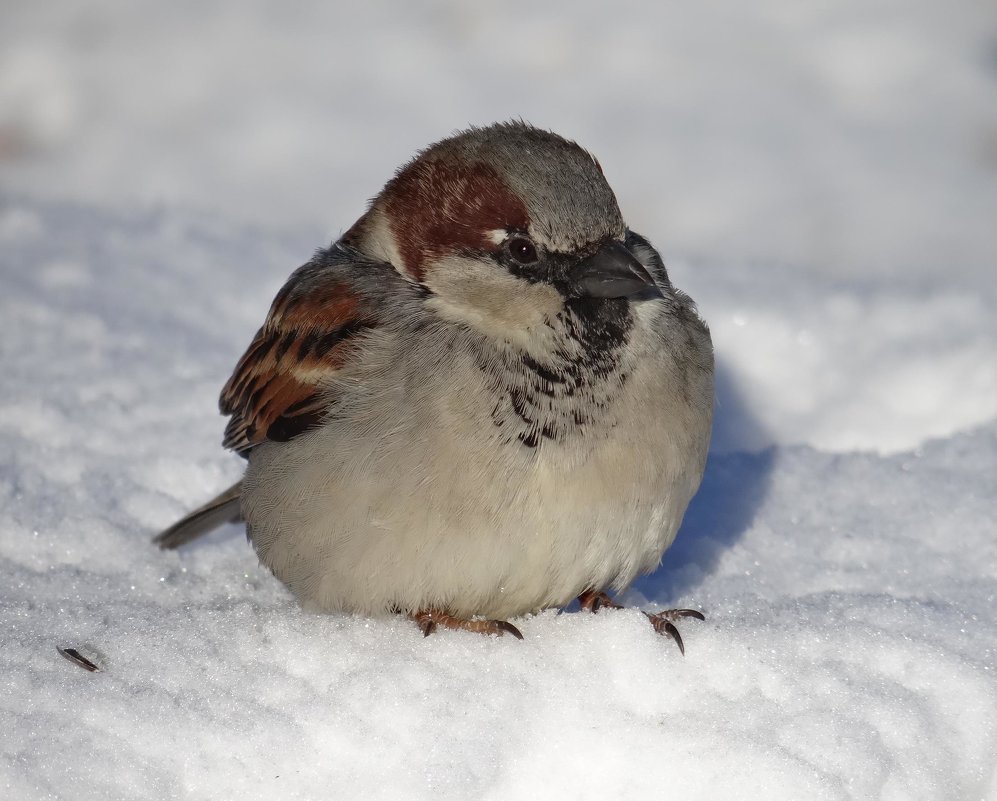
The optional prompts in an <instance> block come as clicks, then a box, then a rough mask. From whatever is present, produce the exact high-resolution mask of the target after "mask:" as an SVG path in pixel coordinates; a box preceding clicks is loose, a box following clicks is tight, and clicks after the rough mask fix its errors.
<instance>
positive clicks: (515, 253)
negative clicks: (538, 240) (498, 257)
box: [506, 236, 539, 264]
mask: <svg viewBox="0 0 997 801" xmlns="http://www.w3.org/2000/svg"><path fill="white" fill-rule="evenodd" d="M506 248H507V249H508V251H509V255H510V256H512V258H514V259H515V260H516V261H518V262H519V263H520V264H533V263H535V262H536V261H537V260H538V258H539V257H538V256H537V247H536V245H534V244H533V243H532V242H531V241H530V240H529V239H527V238H526V237H525V236H514V237H512V238H511V239H510V240H509V241H508V242H507V243H506Z"/></svg>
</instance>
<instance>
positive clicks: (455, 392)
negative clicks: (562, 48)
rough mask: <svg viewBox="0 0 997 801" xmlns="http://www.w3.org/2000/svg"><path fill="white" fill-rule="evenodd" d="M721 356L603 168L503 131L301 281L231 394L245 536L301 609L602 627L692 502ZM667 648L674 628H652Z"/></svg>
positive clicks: (447, 145) (411, 177)
mask: <svg viewBox="0 0 997 801" xmlns="http://www.w3.org/2000/svg"><path fill="white" fill-rule="evenodd" d="M712 409H713V353H712V345H711V341H710V335H709V331H708V329H707V327H706V325H705V324H704V323H703V321H702V320H701V319H700V318H699V316H698V314H697V312H696V310H695V306H694V305H693V303H692V301H691V300H690V299H689V298H688V296H686V295H684V294H683V293H682V292H680V291H678V290H677V289H675V287H673V286H672V284H671V282H670V281H669V279H668V274H667V272H666V270H665V266H664V264H663V263H662V260H661V257H660V256H659V255H658V253H657V251H655V250H654V248H653V247H651V245H650V244H649V243H648V241H647V240H646V239H644V238H643V237H642V236H640V235H638V234H636V233H634V232H633V231H631V230H629V229H628V228H627V226H626V224H625V223H624V221H623V217H622V216H621V214H620V210H619V207H618V206H617V202H616V197H615V196H614V194H613V191H612V189H610V187H609V184H608V183H607V182H606V179H605V177H604V176H603V172H602V168H601V167H600V166H599V162H598V161H596V159H595V158H594V157H592V156H591V155H590V154H588V153H587V152H586V151H585V150H583V149H582V148H581V147H579V146H578V145H577V144H575V143H574V142H570V141H568V140H565V139H562V138H561V137H560V136H557V135H555V134H552V133H548V132H546V131H542V130H539V129H537V128H534V127H531V126H529V125H526V124H523V123H519V122H512V123H503V124H497V125H492V126H490V127H487V128H472V129H470V130H468V131H464V132H461V133H458V134H457V135H455V136H453V137H451V138H449V139H445V140H443V141H441V142H438V143H437V144H434V145H432V146H431V147H429V148H428V149H426V150H424V151H423V152H421V153H420V154H419V155H418V156H417V157H416V158H415V159H414V160H413V161H412V162H410V163H409V164H408V165H406V166H404V167H403V168H402V169H401V170H399V172H398V173H397V174H396V175H395V177H394V178H392V179H391V180H390V181H389V182H388V183H387V185H386V186H385V187H384V190H383V191H382V192H381V193H380V194H379V195H378V196H377V197H376V198H375V199H374V200H373V201H372V202H371V204H370V207H369V209H368V210H367V212H366V213H365V214H364V215H363V216H362V217H361V218H360V220H359V221H358V222H357V223H356V224H355V225H354V226H353V227H352V228H350V229H349V230H348V231H347V232H346V233H345V234H344V235H343V236H342V238H341V239H339V241H338V242H336V243H335V244H333V245H332V246H331V247H330V248H328V249H326V250H320V251H319V252H318V253H317V254H316V255H315V257H314V258H313V259H312V260H311V261H310V262H308V263H307V264H306V265H304V266H303V267H301V268H300V269H299V270H297V271H296V272H295V273H293V274H292V275H291V277H290V279H289V280H288V282H287V283H286V284H285V285H284V287H283V289H281V291H280V292H279V294H278V295H277V297H276V299H275V300H274V302H273V305H272V306H271V308H270V314H269V316H268V317H267V320H266V322H265V323H264V325H263V327H262V328H261V329H260V330H259V332H258V333H257V334H256V337H255V338H254V339H253V341H252V343H251V344H250V346H249V349H248V350H247V351H246V353H245V355H244V356H243V357H242V359H241V360H240V361H239V363H238V365H237V366H236V368H235V372H234V374H233V375H232V377H231V378H230V379H229V381H228V383H227V384H226V385H225V388H224V389H223V391H222V395H221V410H222V412H223V413H224V414H226V415H229V417H230V420H229V423H228V427H227V428H226V430H225V440H224V444H225V446H226V447H228V448H232V449H234V450H236V451H237V452H238V453H240V454H242V455H243V456H245V457H246V458H247V460H248V464H247V468H246V474H245V476H244V478H243V479H242V481H240V482H239V483H238V484H236V485H235V486H233V487H232V488H230V489H229V490H227V491H226V492H224V493H222V495H220V496H219V497H218V498H216V499H215V500H213V501H211V502H210V503H208V504H207V505H205V506H204V507H202V508H201V509H198V510H197V511H195V512H193V513H191V514H190V515H188V516H187V517H186V518H184V519H183V520H181V521H180V522H178V523H177V524H175V525H174V526H172V527H170V528H169V529H167V530H166V531H164V532H163V533H162V534H160V535H159V536H158V537H156V540H155V541H156V542H157V543H158V544H159V545H160V546H162V547H163V548H176V547H177V546H179V545H182V544H183V543H185V542H187V541H189V540H191V539H193V538H194V537H197V536H199V535H200V534H202V533H204V532H206V531H208V530H210V529H212V528H214V527H215V526H217V525H220V524H221V523H223V522H227V521H230V520H238V519H242V520H245V521H246V531H247V535H248V537H249V539H250V540H251V541H252V543H253V546H254V547H255V549H256V552H257V554H258V555H259V558H260V561H261V562H262V563H263V564H265V565H266V566H267V567H269V568H270V569H271V570H272V571H273V573H274V574H275V575H276V576H277V577H278V578H279V579H280V580H281V581H283V582H284V583H285V584H287V586H288V587H290V589H291V590H292V591H293V592H294V594H295V595H296V596H297V597H298V598H299V599H300V601H301V602H302V603H303V604H304V605H305V606H307V607H310V608H314V609H318V610H323V611H329V612H354V613H360V614H367V615H376V614H383V613H387V612H401V613H404V614H407V615H409V616H410V617H411V618H413V619H414V620H415V621H416V622H417V623H418V624H419V625H420V626H421V628H422V630H423V632H424V633H426V634H429V633H430V632H431V631H432V630H433V629H434V628H435V627H436V626H444V627H448V628H456V629H465V630H470V631H477V632H486V633H492V634H502V633H503V632H507V633H511V634H513V635H515V636H517V637H521V636H522V635H521V634H520V633H519V631H518V630H517V629H516V628H515V627H514V626H513V625H512V624H510V623H508V622H507V621H506V618H508V617H513V616H517V615H523V614H527V613H530V612H534V611H537V610H541V609H546V608H549V607H560V606H564V605H566V604H567V603H569V602H570V601H571V600H572V599H574V598H578V599H579V601H580V602H581V605H582V607H583V608H586V609H590V610H592V611H595V610H597V609H598V608H599V607H600V606H616V604H614V603H613V602H612V601H611V600H610V598H609V596H608V595H607V592H606V591H607V590H609V589H613V590H620V589H622V588H624V587H626V586H627V585H629V584H630V582H631V581H632V580H633V579H634V578H635V577H636V576H637V575H639V574H641V573H646V572H648V571H651V570H653V569H654V568H655V567H656V566H657V565H658V564H659V563H660V561H661V557H662V554H663V553H664V551H665V549H666V548H667V547H668V546H669V545H670V544H671V542H672V540H673V539H674V537H675V532H676V530H677V529H678V527H679V524H680V522H681V520H682V516H683V514H684V513H685V509H686V506H687V505H688V503H689V500H690V499H691V498H692V496H693V494H694V493H695V492H696V490H697V488H698V487H699V483H700V479H701V478H702V474H703V466H704V463H705V460H706V452H707V447H708V445H709V439H710V426H711V420H712ZM648 616H649V618H650V619H651V622H652V623H653V624H654V627H655V629H656V630H657V631H659V633H668V634H670V635H671V636H672V637H674V638H675V640H676V642H678V644H679V647H680V648H681V647H682V640H681V637H680V636H679V634H678V631H677V630H676V628H675V626H674V625H673V624H674V621H675V620H676V619H678V618H679V617H684V616H695V617H698V618H700V619H702V615H701V614H700V613H699V612H695V611H693V610H668V611H665V612H659V613H657V614H649V615H648Z"/></svg>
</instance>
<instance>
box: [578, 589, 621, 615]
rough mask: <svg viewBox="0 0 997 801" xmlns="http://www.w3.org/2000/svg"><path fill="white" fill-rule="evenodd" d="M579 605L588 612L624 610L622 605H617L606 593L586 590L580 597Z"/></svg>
mask: <svg viewBox="0 0 997 801" xmlns="http://www.w3.org/2000/svg"><path fill="white" fill-rule="evenodd" d="M578 603H579V604H581V607H582V609H584V610H585V611H586V612H598V611H599V610H600V609H622V608H623V606H622V604H618V603H616V601H614V600H613V599H612V598H610V597H609V595H607V594H606V593H604V592H596V591H595V590H585V592H583V593H582V594H581V595H579V596H578Z"/></svg>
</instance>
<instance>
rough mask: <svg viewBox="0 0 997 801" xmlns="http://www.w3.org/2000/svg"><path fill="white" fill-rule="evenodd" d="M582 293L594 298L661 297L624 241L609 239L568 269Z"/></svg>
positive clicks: (655, 285) (656, 287) (649, 276)
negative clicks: (624, 244)
mask: <svg viewBox="0 0 997 801" xmlns="http://www.w3.org/2000/svg"><path fill="white" fill-rule="evenodd" d="M569 278H570V279H571V281H572V283H574V285H575V286H576V287H577V288H578V291H579V292H580V293H581V294H582V295H588V296H589V297H593V298H660V297H661V290H660V289H659V288H658V285H657V284H655V283H654V279H653V278H651V274H650V273H648V271H647V270H646V269H645V268H644V265H643V264H641V263H640V262H639V261H637V259H636V258H634V255H633V254H632V253H631V252H630V251H629V250H627V249H626V248H625V247H624V246H623V243H622V242H616V241H610V242H607V243H606V244H605V245H603V246H602V247H601V248H599V249H598V250H597V251H596V252H595V253H593V254H592V255H591V256H589V257H588V258H587V259H583V260H582V261H580V262H579V263H578V264H577V265H575V267H574V268H572V270H571V272H570V273H569Z"/></svg>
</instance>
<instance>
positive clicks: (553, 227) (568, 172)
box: [342, 122, 667, 341]
mask: <svg viewBox="0 0 997 801" xmlns="http://www.w3.org/2000/svg"><path fill="white" fill-rule="evenodd" d="M638 239H639V238H638ZM342 241H343V244H344V245H346V246H348V247H351V248H354V249H356V250H357V251H359V252H361V253H362V254H364V255H365V256H367V257H368V258H371V259H374V260H376V261H381V262H388V263H390V264H391V265H392V266H393V267H394V268H395V269H396V270H397V271H398V273H399V274H400V275H401V276H403V277H404V278H406V279H407V280H409V281H412V282H414V283H417V284H419V285H421V286H422V287H423V288H425V289H426V290H428V292H429V293H430V297H429V299H428V301H427V302H428V303H430V304H432V306H433V307H434V309H435V311H436V312H437V313H438V314H439V315H440V316H442V317H444V318H446V319H450V320H452V321H455V322H460V323H464V324H467V325H470V326H472V327H473V328H475V329H477V330H479V331H481V332H482V333H485V334H486V335H489V336H492V337H495V338H499V339H503V340H506V341H516V340H519V339H522V338H528V337H529V336H530V333H529V332H530V331H531V330H532V329H534V328H535V327H536V326H538V325H539V324H541V323H544V322H545V321H549V320H551V319H553V318H555V317H556V316H558V315H559V314H560V313H561V312H562V311H563V310H564V308H565V305H566V304H572V303H587V304H596V305H600V304H608V305H611V306H614V307H618V308H620V309H621V310H622V309H623V308H625V307H627V306H628V304H630V303H632V302H635V301H639V300H647V299H652V298H656V297H660V296H661V289H662V287H661V285H660V284H661V282H662V280H663V281H664V282H665V283H667V278H666V277H664V271H663V269H661V268H660V260H657V256H656V254H654V252H653V250H651V249H650V247H649V246H647V245H646V243H645V242H643V240H640V242H641V243H642V246H644V247H640V246H638V247H635V246H634V243H633V235H631V234H629V232H628V230H627V227H626V225H625V224H624V221H623V217H622V215H621V214H620V209H619V206H618V205H617V202H616V197H615V195H614V194H613V190H612V189H611V188H610V187H609V184H608V183H607V182H606V178H605V176H604V175H603V172H602V168H601V167H600V166H599V163H598V162H597V161H596V160H595V158H594V157H593V156H591V155H590V154H589V153H588V152H586V151H585V150H583V149H582V148H581V147H579V146H578V145H577V144H575V143H574V142H570V141H568V140H566V139H563V138H561V137H560V136H557V135H555V134H552V133H549V132H547V131H542V130H539V129H537V128H533V127H531V126H529V125H526V124H523V123H518V122H513V123H502V124H497V125H492V126H490V127H487V128H472V129H470V130H468V131H465V132H462V133H459V134H457V135H455V136H453V137H451V138H449V139H445V140H443V141H441V142H438V143H437V144H435V145H432V146H431V147H429V148H427V149H426V150H424V151H422V152H421V153H420V154H419V155H418V156H417V157H416V158H415V159H414V160H413V161H411V162H410V163H409V164H407V165H406V166H404V167H403V168H402V169H401V170H399V171H398V173H397V174H396V175H395V177H394V178H393V179H392V180H391V181H389V182H388V184H387V185H386V186H385V188H384V190H383V191H382V192H381V193H380V194H379V195H378V196H377V197H376V198H375V199H374V201H373V202H372V203H371V206H370V209H369V210H368V212H367V213H366V214H365V215H364V216H363V217H362V218H361V219H360V220H359V221H358V222H357V224H356V225H354V226H353V227H352V228H351V229H350V230H349V231H348V232H347V233H346V234H345V235H344V237H343V240H342ZM647 252H650V254H653V257H652V258H648V255H647ZM642 254H643V255H642ZM639 257H641V258H643V263H642V261H641V258H639ZM653 262H656V264H655V263H653ZM649 268H650V269H651V270H653V271H655V272H657V273H658V281H657V282H656V280H655V278H652V275H651V272H649Z"/></svg>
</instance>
